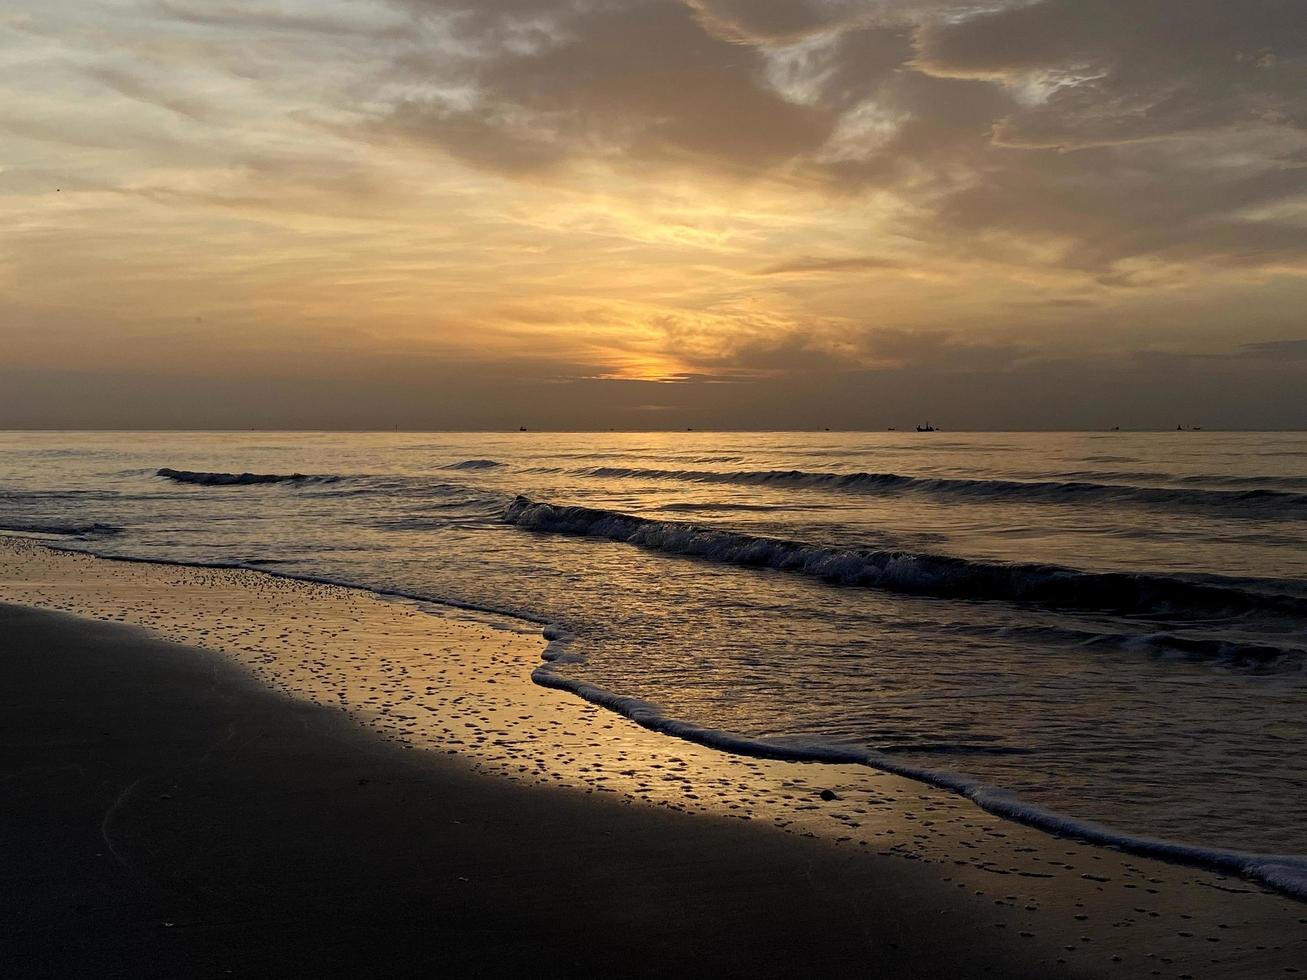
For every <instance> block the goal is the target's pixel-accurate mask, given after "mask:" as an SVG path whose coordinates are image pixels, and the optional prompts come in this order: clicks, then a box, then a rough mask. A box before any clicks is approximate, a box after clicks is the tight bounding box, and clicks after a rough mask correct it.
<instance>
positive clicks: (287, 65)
mask: <svg viewBox="0 0 1307 980" xmlns="http://www.w3.org/2000/svg"><path fill="white" fill-rule="evenodd" d="M1305 175H1307V18H1303V17H1302V16H1301V6H1300V5H1298V4H1295V3H1293V2H1282V0H1246V2H1243V3H1240V4H1230V3H1228V2H1226V0H1132V2H1131V3H1128V4H1127V3H1123V2H1120V0H1011V2H1004V0H998V2H997V3H995V2H991V0H986V2H983V3H981V2H976V0H903V2H895V3H891V2H888V0H858V2H855V0H775V2H765V0H747V2H746V0H586V2H581V0H317V2H309V0H284V2H280V3H278V2H273V0H260V2H254V0H213V2H209V0H205V2H201V0H100V2H94V3H93V2H90V0H81V2H74V0H43V2H40V3H36V2H32V0H16V2H11V3H9V4H7V5H6V6H5V8H4V11H3V12H0V345H2V349H0V375H3V377H0V382H4V381H6V379H7V382H8V383H7V387H8V390H9V395H8V396H7V397H6V396H5V395H4V394H2V393H0V425H4V424H10V425H40V424H50V425H55V424H59V425H63V424H69V425H88V426H93V425H100V424H105V425H109V424H115V425H133V426H135V425H168V424H183V425H227V424H231V425H236V424H240V425H245V424H247V423H248V424H252V425H262V424H267V425H273V426H275V425H278V424H290V423H292V422H294V423H297V424H305V425H319V424H320V425H325V426H349V427H353V426H369V425H379V424H383V422H385V423H388V422H389V421H391V419H392V418H393V419H394V424H399V425H405V426H415V427H424V426H433V427H445V426H447V425H448V426H464V425H467V426H474V427H480V426H495V425H500V424H509V421H510V419H515V418H517V417H518V416H520V415H522V414H523V413H527V412H536V413H537V414H536V415H535V416H533V417H538V418H540V419H542V420H543V421H544V424H556V425H562V426H574V427H590V426H593V427H598V428H605V427H608V424H610V423H611V424H613V425H616V426H619V427H628V426H636V427H645V426H651V425H664V424H665V425H671V426H679V425H681V424H699V425H711V424H715V423H719V424H722V425H727V424H729V425H747V424H749V422H750V420H751V419H758V420H760V422H759V424H764V423H765V424H768V425H786V424H792V425H795V426H803V425H815V424H820V423H822V422H824V421H826V420H828V419H829V420H830V421H832V422H833V423H834V424H836V425H857V426H863V425H865V426H879V425H881V424H883V423H887V422H888V424H893V420H894V419H896V418H897V416H896V415H895V413H896V412H908V413H912V412H916V411H917V410H918V409H920V410H925V411H929V410H930V408H931V407H932V406H933V405H935V406H941V407H940V408H937V410H936V412H935V414H939V411H944V412H946V413H947V412H953V413H956V414H957V416H958V417H959V422H956V423H955V425H960V424H961V423H962V420H963V419H964V417H965V421H967V422H970V423H974V424H976V425H979V426H982V427H984V426H1006V425H1024V424H1030V418H1031V415H1032V413H1034V414H1036V415H1037V417H1038V418H1039V419H1041V420H1044V421H1045V422H1047V424H1057V425H1069V426H1080V425H1096V424H1100V423H1101V422H1108V421H1111V422H1115V421H1116V420H1117V416H1118V415H1121V416H1124V417H1125V421H1126V422H1127V423H1128V424H1139V425H1146V424H1170V423H1171V422H1172V421H1173V416H1174V415H1175V414H1176V413H1177V412H1185V413H1190V414H1193V413H1197V412H1201V413H1204V416H1205V417H1207V418H1210V419H1211V420H1212V421H1213V422H1214V423H1217V424H1221V423H1224V424H1231V425H1238V424H1249V425H1253V424H1256V425H1270V426H1274V425H1304V424H1307V408H1303V407H1302V406H1300V405H1298V401H1299V400H1301V401H1304V402H1307V399H1298V398H1295V397H1294V395H1293V391H1294V389H1295V388H1296V386H1297V385H1298V384H1299V383H1300V382H1301V381H1303V380H1307V379H1304V377H1303V376H1302V375H1303V368H1304V367H1305V366H1307V340H1305V339H1304V338H1307V323H1305V322H1304V315H1303V311H1304V309H1307V278H1305V275H1304V274H1305V273H1307V176H1305ZM1178 377H1183V378H1185V379H1187V380H1186V381H1185V383H1183V384H1178V383H1177V382H1176V379H1177V378H1178ZM1068 378H1072V379H1075V378H1079V379H1081V381H1082V382H1083V383H1082V385H1081V387H1080V388H1077V389H1076V390H1075V391H1074V393H1072V392H1070V391H1069V390H1068V388H1067V384H1068V381H1067V379H1068ZM76 379H81V380H80V381H78V380H76ZM1090 379H1092V381H1091V380H1090ZM654 382H656V384H650V383H654ZM186 384H191V385H194V386H196V390H201V389H202V390H205V391H209V392H211V393H212V397H211V399H210V401H222V400H224V399H230V400H235V399H237V398H238V397H244V398H248V397H250V396H251V394H252V393H254V394H255V395H256V396H257V397H255V399H254V401H253V402H249V403H248V404H249V405H250V406H253V407H249V408H248V409H246V410H242V411H240V412H228V413H226V414H224V413H223V412H222V411H219V410H218V409H216V408H212V407H211V409H210V410H206V411H205V412H199V413H198V414H197V412H196V411H195V410H190V409H188V410H184V411H180V414H178V413H179V407H178V406H177V405H176V403H175V395H176V392H177V391H178V390H179V388H178V386H183V387H184V385H186ZM726 386H729V395H728V394H727V393H726V390H725V389H726ZM996 387H997V388H998V389H1004V390H1002V391H996ZM1009 387H1010V389H1011V390H1006V388H1009ZM1140 387H1142V388H1143V389H1151V391H1152V394H1151V395H1147V397H1146V392H1141V391H1138V390H1136V389H1137V388H1140ZM923 390H925V391H927V392H929V393H930V397H921V399H920V402H921V403H920V405H918V404H916V402H913V403H912V404H910V405H908V404H905V402H907V401H911V400H912V399H914V398H916V397H917V395H919V394H920V393H921V392H922V391H923ZM224 392H225V393H226V394H223V393H224ZM310 392H317V393H318V394H316V395H313V394H309V393H310ZM324 392H331V394H330V395H329V396H328V395H325V394H323V393H324ZM397 392H398V394H397ZM823 392H824V393H826V395H823V394H822V393H823ZM1023 392H1024V393H1026V394H1027V396H1028V397H1022V393H1023ZM238 393H239V395H238ZM454 393H456V397H455V395H454ZM1059 393H1061V394H1065V395H1066V396H1067V397H1066V398H1062V397H1059ZM823 397H828V399H829V400H828V402H827V403H826V404H817V405H815V406H813V405H811V404H807V405H806V407H805V408H804V409H803V410H801V411H800V410H793V406H794V403H795V401H796V399H809V400H811V399H813V398H816V399H818V400H819V401H820V399H822V398H823ZM306 399H307V402H306ZM1123 399H1124V401H1123ZM1186 399H1189V401H1187V400H1186ZM1191 401H1192V404H1191V403H1190V402H1191ZM455 403H456V404H455ZM292 405H293V406H295V410H294V411H293V412H291V411H289V406H292ZM505 406H511V411H510V410H509V409H507V408H505ZM551 406H552V407H551ZM1118 407H1119V408H1118ZM315 410H316V411H315ZM259 412H264V413H266V417H250V416H251V414H253V415H254V416H258V413H259ZM506 412H507V413H508V414H505V413H506ZM551 412H553V413H554V414H552V415H551V414H550V413H551ZM787 413H788V414H787ZM1050 413H1051V414H1050ZM892 416H893V418H892ZM907 417H909V418H910V417H911V415H910V414H909V415H908V416H907Z"/></svg>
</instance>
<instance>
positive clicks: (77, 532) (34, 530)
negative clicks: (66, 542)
mask: <svg viewBox="0 0 1307 980" xmlns="http://www.w3.org/2000/svg"><path fill="white" fill-rule="evenodd" d="M0 531H9V532H11V533H15V534H52V535H60V536H63V537H75V538H100V537H109V536H111V535H114V534H122V532H123V529H122V528H121V527H119V526H118V525H117V524H103V523H100V522H93V523H88V524H61V523H58V522H40V521H36V522H31V521H5V522H4V523H3V524H0Z"/></svg>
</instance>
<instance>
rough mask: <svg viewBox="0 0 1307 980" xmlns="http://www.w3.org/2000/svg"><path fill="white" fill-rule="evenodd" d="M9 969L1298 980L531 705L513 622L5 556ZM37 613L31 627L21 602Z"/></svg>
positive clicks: (690, 747)
mask: <svg viewBox="0 0 1307 980" xmlns="http://www.w3.org/2000/svg"><path fill="white" fill-rule="evenodd" d="M0 569H2V571H0V601H3V602H4V603H6V604H7V605H6V606H5V607H4V611H3V623H4V626H3V636H4V639H5V644H4V652H3V656H2V657H0V660H2V661H3V663H2V664H0V671H2V672H3V678H4V680H3V684H2V685H0V688H2V689H3V691H4V692H5V693H4V696H3V697H4V718H5V726H4V736H3V739H2V740H0V742H2V744H0V751H2V752H3V768H2V770H0V778H2V779H3V780H4V783H5V786H6V793H7V799H8V800H9V805H8V807H7V812H8V813H9V815H10V820H11V821H12V822H11V823H10V827H11V828H12V831H11V832H9V833H6V835H5V837H4V847H5V851H6V853H5V856H4V863H5V866H6V867H7V868H12V869H14V873H12V874H10V875H9V876H8V880H7V884H6V886H5V892H4V895H5V898H4V909H5V911H4V919H5V922H6V928H5V933H6V937H7V939H6V944H5V945H6V948H7V950H8V951H7V953H6V954H5V958H6V960H7V961H8V962H9V963H10V964H11V965H12V967H11V970H10V973H11V975H17V976H68V975H132V976H140V975H160V976H163V975H171V974H175V973H176V971H177V970H178V969H179V968H180V967H182V966H186V968H187V969H188V970H189V971H190V972H191V974H192V975H214V976H218V975H226V971H228V970H230V971H231V972H232V973H233V974H235V975H241V974H244V975H260V974H266V973H269V972H272V971H274V970H275V971H282V972H285V971H289V972H299V973H305V974H326V975H332V974H336V975H346V974H353V973H358V972H365V973H367V972H384V973H386V974H388V975H406V974H416V973H420V972H424V971H429V970H431V969H433V968H435V967H436V966H437V965H439V966H442V967H443V968H444V969H447V970H450V971H453V972H459V973H478V974H481V975H494V974H496V973H505V972H520V971H523V970H525V969H528V968H529V969H531V970H532V971H533V972H544V973H551V972H553V973H560V974H567V973H571V974H575V973H598V972H606V971H607V970H608V969H610V968H611V966H609V965H610V964H614V963H620V964H621V967H620V969H621V970H622V972H624V973H634V974H642V973H646V974H653V973H659V974H663V973H666V972H667V971H668V970H681V971H684V972H690V973H692V974H696V973H709V972H724V973H728V974H729V973H752V974H757V975H766V976H791V975H797V974H799V973H808V972H817V971H822V970H841V971H853V970H858V971H867V970H880V971H883V972H885V973H886V974H887V975H893V976H938V975H947V974H951V975H961V976H971V975H977V976H978V975H991V976H1056V975H1069V976H1070V975H1074V976H1099V975H1102V976H1108V975H1124V976H1149V975H1156V976H1170V977H1182V976H1186V975H1187V976H1193V977H1208V976H1219V977H1246V976H1273V975H1280V974H1288V973H1290V972H1292V971H1293V970H1295V969H1297V968H1299V967H1298V964H1300V963H1302V962H1304V960H1305V959H1307V928H1304V920H1305V919H1307V906H1304V905H1302V904H1301V903H1299V902H1295V901H1293V900H1292V899H1289V898H1286V897H1284V896H1279V895H1275V894H1271V893H1269V892H1267V891H1265V890H1263V889H1261V888H1259V887H1257V886H1256V885H1255V884H1252V883H1249V882H1246V881H1243V880H1241V879H1238V878H1231V877H1228V876H1223V875H1218V874H1214V873H1211V872H1207V871H1203V870H1200V869H1194V868H1189V867H1183V866H1177V865H1171V864H1164V863H1160V862H1155V861H1150V860H1146V859H1143V858H1138V857H1133V856H1129V855H1124V854H1121V853H1118V852H1115V851H1113V850H1110V849H1104V848H1095V847H1091V846H1088V845H1083V844H1077V843H1074V842H1070V841H1066V840H1061V839H1058V838H1055V837H1052V836H1049V835H1046V834H1044V833H1041V832H1039V831H1036V830H1033V829H1030V828H1024V827H1020V826H1017V825H1014V824H1011V823H1006V822H1004V821H1001V820H999V819H997V818H995V817H992V816H990V815H988V814H985V813H983V812H981V811H979V810H978V809H976V808H975V807H974V806H973V805H972V804H971V803H969V802H968V801H966V800H964V799H961V798H958V797H956V796H952V795H950V794H947V793H944V792H941V791H938V790H933V789H930V788H929V787H926V786H923V785H921V784H918V783H913V782H909V781H907V780H903V779H899V778H897V777H893V776H889V775H886V774H882V773H875V772H872V771H869V770H867V769H866V768H865V767H861V766H836V765H821V764H812V763H806V764H805V763H794V762H780V761H772V760H762V759H750V758H746V757H741V756H735V755H731V754H727V753H722V752H719V751H714V750H712V749H708V748H705V747H702V746H698V745H694V744H690V743H687V742H683V741H680V740H677V739H672V738H668V737H666V736H662V735H658V734H655V733H652V732H649V731H646V730H644V729H642V728H640V727H639V726H637V725H636V724H634V723H632V722H630V721H628V720H627V719H624V718H622V717H620V716H618V715H615V714H612V713H609V712H607V711H604V710H602V709H600V708H597V707H595V706H594V705H590V704H586V703H585V702H583V701H581V700H579V699H576V698H573V697H571V696H569V695H566V694H564V693H562V692H557V691H551V690H548V689H545V688H542V687H539V686H537V685H533V684H532V683H531V681H530V670H531V668H532V667H533V666H534V665H535V664H537V663H538V662H539V657H540V655H541V653H542V652H543V650H544V647H545V643H544V640H543V639H542V638H541V637H540V636H539V633H538V631H536V630H535V629H534V628H532V627H530V626H529V625H524V624H521V623H512V622H509V621H505V620H503V619H500V618H496V617H492V616H488V615H486V614H483V613H475V612H470V611H465V610H458V609H453V608H448V607H446V608H441V607H438V606H435V605H434V604H429V603H428V604H422V603H415V602H405V601H395V600H388V599H385V598H382V597H379V596H377V595H375V594H372V593H368V592H362V591H358V590H353V589H346V588H342V587H338V586H327V585H320V584H316V583H305V582H298V581H292V580H288V579H283V578H276V577H273V576H269V575H265V574H262V573H259V572H254V571H249V570H225V569H200V568H190V567H181V566H168V565H162V564H151V563H144V562H122V561H108V560H104V559H98V558H93V557H89V556H85V555H74V554H66V553H61V552H58V551H54V550H51V549H49V548H46V547H44V546H42V545H40V544H36V543H32V542H27V541H15V540H9V541H5V542H3V544H0ZM38 608H39V609H40V610H41V611H37V609H38Z"/></svg>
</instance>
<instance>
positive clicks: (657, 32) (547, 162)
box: [380, 0, 834, 175]
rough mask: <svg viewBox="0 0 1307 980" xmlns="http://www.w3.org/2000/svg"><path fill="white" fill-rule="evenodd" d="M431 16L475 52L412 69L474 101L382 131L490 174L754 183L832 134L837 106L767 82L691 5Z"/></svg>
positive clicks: (662, 2) (496, 7)
mask: <svg viewBox="0 0 1307 980" xmlns="http://www.w3.org/2000/svg"><path fill="white" fill-rule="evenodd" d="M421 7H422V9H424V10H425V11H426V12H427V13H429V14H435V13H437V12H442V11H443V12H444V13H446V14H447V15H448V16H449V18H450V19H449V20H448V21H447V23H446V27H447V29H448V30H449V31H450V32H451V33H452V35H453V36H454V37H455V38H457V39H459V40H461V41H463V42H464V43H468V44H471V45H473V46H475V47H476V49H477V53H476V54H474V55H473V56H472V57H470V58H469V59H467V60H465V61H463V62H462V63H457V61H458V59H457V58H454V59H451V56H450V55H449V53H448V52H438V53H433V54H432V55H431V56H430V57H423V56H422V55H421V54H417V55H411V56H409V57H408V58H407V59H405V61H404V63H403V64H402V65H401V66H400V67H401V69H402V70H403V72H404V73H405V74H407V75H409V76H410V77H411V78H412V79H413V80H415V81H427V82H433V83H436V84H442V83H443V84H446V85H448V86H450V87H458V86H464V87H466V86H468V85H470V86H472V87H473V89H474V90H475V96H474V98H473V99H472V104H470V105H469V104H466V100H464V101H462V102H460V101H459V100H457V99H442V98H440V97H433V98H430V99H427V100H425V101H422V100H417V99H408V100H405V101H404V102H403V103H402V104H401V105H399V106H397V107H396V109H395V110H394V111H393V112H392V113H391V114H390V116H389V117H388V118H386V119H384V120H382V121H381V123H380V126H381V128H382V129H383V130H390V131H395V132H399V133H401V134H403V135H405V136H407V137H410V138H418V139H424V140H429V141H431V142H433V143H437V144H440V145H442V146H443V147H445V149H447V150H448V151H449V152H450V153H451V154H453V155H455V156H458V157H460V158H463V159H467V160H469V161H471V162H479V163H481V164H482V165H484V166H486V167H487V168H489V169H499V170H506V171H509V172H518V173H521V172H528V171H532V170H549V169H552V168H554V167H556V166H557V165H558V164H559V163H560V162H561V161H562V160H563V159H570V158H577V157H584V158H600V159H605V158H609V159H613V160H620V161H621V162H622V163H623V164H624V165H627V166H630V165H635V164H639V163H649V162H657V163H661V164H676V165H687V164H688V165H698V166H709V167H720V168H724V169H726V170H728V171H735V172H738V173H741V174H744V175H753V174H756V173H758V172H759V171H760V170H765V169H767V168H770V167H775V166H779V165H783V164H785V163H786V162H787V161H791V160H794V159H796V158H798V157H800V156H802V155H804V154H807V153H811V152H812V151H814V150H815V149H816V148H818V147H820V146H821V145H822V143H823V142H824V141H825V140H826V138H827V136H828V135H829V133H830V131H831V128H832V126H833V125H834V116H833V114H832V113H831V112H830V111H829V110H827V109H825V108H823V107H821V106H807V105H799V104H795V103H794V102H791V101H787V100H786V99H785V98H783V97H782V96H781V95H780V94H779V93H778V92H776V91H774V90H773V89H771V88H770V87H768V86H767V85H766V84H765V82H764V80H763V74H764V69H765V67H766V66H765V63H764V58H763V55H762V54H761V53H760V52H759V51H758V50H756V49H754V48H751V47H748V46H741V45H737V44H733V43H731V42H730V41H727V40H724V39H722V38H720V37H717V36H715V35H713V34H711V33H709V32H708V31H706V30H705V29H704V27H703V25H702V23H701V22H700V20H699V19H698V18H697V17H696V16H695V12H694V11H692V10H690V9H689V8H688V7H686V6H684V5H683V4H681V3H676V2H667V0H624V2H610V3H595V4H587V5H573V4H563V3H553V4H550V3H541V4H522V3H517V2H511V0H506V2H500V3H490V4H487V5H485V6H478V7H476V8H475V9H472V8H468V7H464V6H461V5H458V4H456V3H450V4H446V3H439V2H430V3H424V4H422V5H421ZM478 30H479V31H480V33H477V32H478ZM451 60H452V61H453V62H454V63H455V64H454V67H453V70H450V69H451Z"/></svg>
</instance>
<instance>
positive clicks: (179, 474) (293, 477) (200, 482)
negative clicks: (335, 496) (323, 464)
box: [155, 466, 341, 487]
mask: <svg viewBox="0 0 1307 980" xmlns="http://www.w3.org/2000/svg"><path fill="white" fill-rule="evenodd" d="M155 476H162V477H165V478H166V479H169V480H172V481H173V482H175V483H191V484H195V485H197V486H202V487H245V486H254V485H259V484H265V483H338V482H339V481H340V479H341V478H340V477H339V476H312V475H309V474H305V473H200V472H196V471H194V470H174V469H170V468H168V467H166V466H165V467H164V468H163V469H161V470H157V471H156V472H155Z"/></svg>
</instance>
